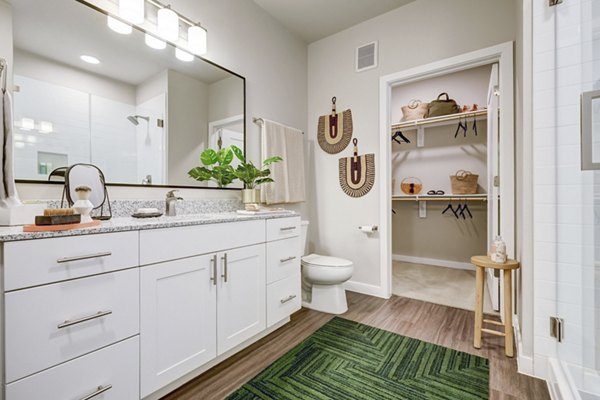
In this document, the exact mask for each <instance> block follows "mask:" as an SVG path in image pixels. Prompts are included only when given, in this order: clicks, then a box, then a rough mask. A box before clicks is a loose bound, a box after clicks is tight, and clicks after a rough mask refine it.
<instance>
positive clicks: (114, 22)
mask: <svg viewBox="0 0 600 400" xmlns="http://www.w3.org/2000/svg"><path fill="white" fill-rule="evenodd" d="M106 24H107V25H108V27H109V28H110V29H112V30H113V31H115V32H117V33H119V34H121V35H129V34H131V32H133V28H132V27H131V25H127V24H126V23H125V22H121V21H119V20H118V19H116V18H113V17H111V16H110V15H109V16H108V18H107V19H106Z"/></svg>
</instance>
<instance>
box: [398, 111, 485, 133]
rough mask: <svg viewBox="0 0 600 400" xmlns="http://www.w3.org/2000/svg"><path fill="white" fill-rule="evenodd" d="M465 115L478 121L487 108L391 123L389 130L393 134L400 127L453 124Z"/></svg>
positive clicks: (483, 115) (408, 128) (410, 128)
mask: <svg viewBox="0 0 600 400" xmlns="http://www.w3.org/2000/svg"><path fill="white" fill-rule="evenodd" d="M465 117H466V118H473V117H474V118H475V119H476V120H478V121H480V120H484V119H486V118H487V109H486V110H479V111H471V112H464V113H458V114H451V115H443V116H441V117H433V118H424V119H416V120H414V121H406V122H400V123H399V124H393V125H392V127H391V130H392V134H394V132H395V131H397V130H400V129H403V130H405V131H407V130H412V129H418V128H419V127H420V126H423V127H424V126H426V125H427V126H430V127H434V126H446V125H453V124H455V123H457V122H458V120H459V119H462V118H465Z"/></svg>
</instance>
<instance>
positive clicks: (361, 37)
mask: <svg viewBox="0 0 600 400" xmlns="http://www.w3.org/2000/svg"><path fill="white" fill-rule="evenodd" d="M516 5H517V1H516V0H505V1H496V0H454V1H452V2H447V1H444V2H440V1H438V0H418V1H415V2H413V3H410V4H408V5H406V6H404V7H401V8H399V9H396V10H394V11H391V12H389V13H387V14H384V15H381V16H379V17H376V18H373V19H371V20H369V21H366V22H364V23H361V24H359V25H356V26H354V27H352V28H350V29H347V30H345V31H343V32H340V33H338V34H335V35H332V36H330V37H328V38H325V39H323V40H320V41H318V42H315V43H312V44H311V45H309V66H308V76H309V89H308V100H309V103H308V104H309V109H308V126H309V130H308V132H309V140H310V142H311V146H312V147H313V148H314V149H315V150H314V152H315V166H314V171H311V172H312V175H311V176H310V178H309V181H310V182H311V187H310V191H311V193H312V195H311V204H312V205H313V208H312V209H311V220H312V221H313V223H312V224H311V232H310V238H311V240H310V241H311V246H312V247H313V248H314V249H315V250H317V251H320V252H324V253H329V254H334V255H337V256H340V257H346V258H348V259H350V260H353V261H354V262H355V272H354V277H353V278H352V281H354V282H355V287H356V288H359V289H361V290H364V291H370V290H374V289H377V288H379V286H380V278H381V277H380V276H379V270H380V264H379V262H380V260H379V236H377V235H374V236H373V237H372V238H367V237H366V236H365V235H364V234H362V233H360V232H359V231H358V230H357V227H358V226H360V225H374V224H379V188H378V185H377V183H376V184H375V186H374V188H373V189H372V190H371V192H370V193H369V194H367V195H366V196H364V197H362V198H359V199H353V198H350V197H347V196H346V195H345V194H344V193H343V192H342V191H341V189H340V187H339V184H338V167H337V162H338V161H337V160H338V158H339V157H342V156H348V155H350V154H351V151H352V149H351V148H350V147H349V148H347V149H346V150H345V151H344V152H343V153H342V154H340V155H333V156H332V155H328V154H326V153H324V152H323V151H322V150H321V149H320V148H319V147H318V144H316V128H317V119H318V116H319V115H323V114H327V113H328V112H329V110H330V101H331V97H332V96H337V104H338V110H343V109H346V108H352V112H353V117H354V132H355V137H357V138H358V139H359V151H360V153H375V154H376V162H377V161H378V155H377V153H378V149H379V140H388V137H385V138H381V139H380V138H379V137H378V136H379V77H380V76H382V75H387V74H390V73H394V72H398V71H402V70H404V69H407V68H411V67H416V66H418V65H422V64H426V63H429V62H433V61H437V60H440V59H444V58H448V57H451V56H455V55H458V54H462V53H466V52H469V51H473V50H477V49H481V48H484V47H488V46H491V45H495V44H498V43H503V42H506V41H511V40H515V38H516V37H515V33H514V32H515V30H516V24H515V14H516ZM474 32H476V34H474ZM373 40H378V41H379V67H378V68H376V69H371V70H368V71H365V72H362V73H356V72H355V71H354V59H353V58H354V51H355V48H356V47H357V46H359V45H362V44H364V43H368V42H371V41H373ZM378 167H379V168H381V166H378Z"/></svg>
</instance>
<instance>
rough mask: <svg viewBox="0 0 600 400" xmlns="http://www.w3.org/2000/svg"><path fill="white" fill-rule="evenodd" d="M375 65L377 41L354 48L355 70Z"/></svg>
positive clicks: (363, 69) (362, 69)
mask: <svg viewBox="0 0 600 400" xmlns="http://www.w3.org/2000/svg"><path fill="white" fill-rule="evenodd" d="M375 67H377V42H371V43H367V44H365V45H363V46H360V47H357V48H356V72H361V71H365V70H367V69H371V68H375Z"/></svg>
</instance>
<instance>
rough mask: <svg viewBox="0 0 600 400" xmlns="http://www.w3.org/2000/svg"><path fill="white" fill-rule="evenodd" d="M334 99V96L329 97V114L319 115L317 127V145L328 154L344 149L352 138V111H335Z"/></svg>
mask: <svg viewBox="0 0 600 400" xmlns="http://www.w3.org/2000/svg"><path fill="white" fill-rule="evenodd" d="M335 101H336V98H335V97H334V98H332V99H331V103H332V105H331V114H329V115H322V116H320V117H319V127H318V128H317V138H318V141H319V146H321V148H322V149H323V151H325V152H327V153H329V154H337V153H339V152H340V151H342V150H344V149H345V148H346V147H348V144H349V143H350V140H351V139H352V111H351V110H346V111H342V112H341V113H337V112H336V109H335Z"/></svg>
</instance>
